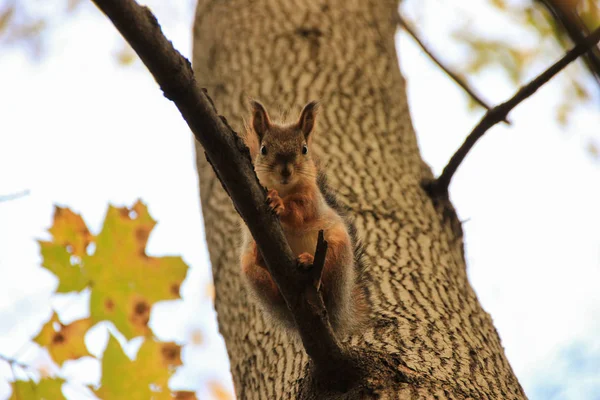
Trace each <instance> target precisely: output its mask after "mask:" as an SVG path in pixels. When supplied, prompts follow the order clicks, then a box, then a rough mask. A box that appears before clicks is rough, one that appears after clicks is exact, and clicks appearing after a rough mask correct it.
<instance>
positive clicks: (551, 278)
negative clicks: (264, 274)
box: [0, 1, 600, 400]
mask: <svg viewBox="0 0 600 400" xmlns="http://www.w3.org/2000/svg"><path fill="white" fill-rule="evenodd" d="M154 3H157V4H158V3H159V2H150V4H151V5H154ZM425 3H426V4H435V7H439V2H437V1H436V2H432V1H428V2H425ZM475 3H478V4H479V3H480V2H474V4H473V9H474V10H472V11H473V12H479V13H481V15H486V12H488V10H486V9H483V8H482V9H481V10H478V9H477V6H476V4H475ZM431 7H433V6H431ZM153 9H154V11H155V12H156V13H157V15H158V18H159V20H161V16H164V14H161V13H163V12H166V11H163V10H161V8H156V7H153ZM424 9H425V11H424V14H427V18H425V19H424V20H423V21H422V23H423V25H422V26H420V29H421V30H425V31H427V32H429V35H428V36H427V39H428V41H430V42H432V43H435V46H434V47H435V48H436V49H439V51H438V53H441V54H443V55H444V57H445V58H446V59H447V60H449V61H450V62H451V63H459V62H460V60H461V59H460V57H461V56H462V53H461V52H460V49H458V48H457V47H456V45H453V44H452V42H451V40H450V39H449V38H448V36H449V35H448V34H447V29H449V26H450V24H451V23H449V22H448V20H452V18H447V15H451V14H448V12H445V11H443V10H439V9H436V10H435V11H432V9H428V7H425V8H424ZM409 11H410V10H409ZM191 17H192V16H191V15H185V14H181V15H178V16H177V18H175V19H174V18H173V15H171V16H169V18H168V19H169V20H170V21H172V23H171V24H169V25H167V26H165V27H164V30H165V31H166V33H167V35H168V37H169V39H171V40H173V42H174V44H175V46H176V47H177V48H178V49H179V50H180V51H181V52H182V53H183V54H184V55H187V56H189V55H190V53H191V51H190V49H191V25H190V24H191ZM164 18H166V16H164ZM182 20H185V21H182ZM486 21H487V22H486V23H487V26H486V28H487V29H489V30H491V31H492V32H493V31H494V30H496V32H502V34H506V35H509V36H510V35H516V36H515V37H517V38H523V36H519V34H518V33H514V32H513V31H511V29H508V28H507V27H506V25H507V23H506V21H498V20H496V21H494V19H493V16H491V17H490V19H489V20H486ZM517 40H521V39H517ZM523 40H524V42H525V43H527V40H531V38H525V39H523ZM119 43H120V38H119V37H118V36H117V35H116V34H115V30H114V27H113V26H112V25H111V24H110V23H109V22H108V21H107V20H106V19H105V18H104V17H103V16H102V15H101V14H100V13H99V12H98V11H97V10H96V9H95V8H93V7H90V6H86V7H81V9H80V10H79V12H78V14H77V15H76V16H75V17H73V18H70V19H68V20H66V21H65V22H64V23H61V24H59V25H57V26H54V27H52V29H51V30H50V34H49V36H48V48H47V52H46V54H45V56H44V58H43V59H42V61H41V62H39V63H34V62H31V60H30V59H29V58H28V57H27V56H26V53H24V52H23V51H20V50H19V49H14V48H13V49H3V50H2V51H3V52H2V55H1V56H0V71H2V73H1V74H0V171H2V172H1V173H0V195H6V194H10V193H16V192H20V191H23V190H29V191H30V194H29V195H28V196H26V197H23V198H20V199H17V200H12V201H8V202H3V203H0V354H2V355H5V356H14V355H15V353H17V350H18V349H22V351H21V352H19V354H18V355H19V356H20V359H21V360H22V361H24V362H27V363H31V364H32V365H36V366H47V365H48V358H47V357H45V356H44V355H43V354H40V353H41V352H40V351H39V350H38V348H37V347H36V345H33V344H27V343H28V340H29V339H30V338H31V337H33V336H35V335H36V334H37V332H38V331H39V329H40V327H41V324H42V323H44V322H45V321H46V320H47V319H48V318H49V316H50V314H51V307H54V308H56V309H57V310H58V311H59V313H60V316H61V317H62V319H63V322H69V321H71V320H74V319H77V318H81V317H83V316H86V312H87V310H86V307H85V300H86V298H87V297H86V296H87V294H86V293H84V294H82V295H81V296H60V297H58V296H54V297H52V296H51V294H52V292H53V290H54V289H55V287H56V284H57V281H56V279H55V278H54V277H53V276H52V274H50V273H49V272H46V271H45V270H43V269H42V268H40V266H39V265H40V257H39V248H38V245H37V242H36V239H47V238H48V237H49V236H48V234H47V233H46V230H47V229H48V228H49V226H50V224H51V218H52V213H53V205H54V204H58V205H61V206H67V207H69V208H71V209H72V210H74V211H76V212H79V213H81V214H82V216H83V218H84V219H85V221H86V223H87V224H88V227H89V228H90V229H91V230H92V232H93V233H98V232H99V229H100V227H101V224H102V220H103V218H104V214H105V212H106V209H107V207H108V204H114V205H118V206H124V205H125V206H130V205H132V204H133V203H134V202H135V201H136V199H138V198H141V199H142V200H143V201H144V202H145V203H146V204H148V206H149V210H150V213H151V215H152V216H153V217H154V218H155V219H156V220H157V221H158V225H157V226H156V228H155V230H154V231H153V233H152V235H151V236H150V242H149V245H148V253H149V254H152V255H156V256H161V255H167V254H169V255H174V254H178V255H181V256H182V257H183V259H184V260H185V261H186V263H188V265H189V266H190V272H189V275H188V278H187V280H186V281H185V283H184V285H183V287H182V294H183V300H182V301H173V302H164V303H160V304H158V305H157V306H155V307H154V309H153V312H152V318H151V326H152V328H153V330H154V332H155V333H156V334H157V336H158V337H159V338H160V339H163V340H175V341H177V342H179V343H188V342H190V340H191V337H192V336H193V335H195V334H197V332H201V334H202V339H203V340H202V342H201V343H199V344H190V345H187V346H185V347H184V350H183V361H184V366H183V367H182V368H180V369H179V370H178V372H177V373H176V375H175V376H174V378H173V379H172V380H171V387H172V388H173V389H187V390H197V391H198V393H197V394H198V396H199V398H202V399H210V398H211V394H210V383H211V382H215V381H218V382H221V383H222V384H224V385H226V387H227V388H229V390H232V386H231V381H230V376H229V371H228V361H227V357H226V351H225V347H224V343H223V341H222V339H221V338H220V336H219V335H218V331H217V327H216V321H215V315H214V312H213V311H212V300H211V297H210V279H211V278H210V277H211V273H210V267H209V260H208V255H207V249H206V245H205V243H204V237H203V235H204V232H203V225H202V222H201V221H202V220H201V210H200V205H199V197H198V188H197V177H196V172H195V165H194V156H193V147H192V138H191V135H190V134H189V131H188V130H187V127H186V125H185V124H184V122H183V121H182V119H181V117H180V115H179V113H178V112H177V110H176V109H175V107H174V106H173V105H172V104H171V103H170V102H169V101H167V100H166V99H165V98H164V97H163V96H162V94H161V93H160V91H159V89H158V88H157V86H156V84H155V82H154V80H153V79H152V77H151V76H150V75H149V74H148V73H147V72H146V70H145V69H144V67H143V66H142V65H141V64H140V63H139V62H137V63H136V64H134V65H133V66H130V67H122V66H118V65H117V63H116V62H115V59H114V57H112V56H111V55H112V54H114V52H115V51H116V50H117V49H119V48H120V47H119ZM399 44H400V48H401V52H400V60H401V65H402V70H403V73H404V75H405V76H406V78H407V80H408V93H409V99H410V106H411V112H412V114H413V121H414V125H415V128H416V130H417V134H418V138H419V143H420V146H421V149H422V153H423V156H424V158H425V160H426V161H427V162H428V163H429V164H430V165H431V166H432V168H433V170H434V171H435V172H436V173H439V172H440V171H441V169H442V168H443V166H444V164H445V162H446V161H447V159H448V158H449V157H450V156H451V154H452V152H453V151H454V150H455V149H456V148H457V147H458V146H459V145H460V143H461V142H462V140H463V139H464V137H465V136H466V135H467V134H468V132H469V131H470V129H471V128H472V127H473V125H474V124H475V123H476V122H477V120H478V118H479V117H480V116H481V115H482V111H481V110H476V111H473V112H470V111H467V98H466V97H465V95H464V94H463V93H462V92H461V91H460V89H459V88H457V87H456V86H455V85H454V84H453V83H452V82H451V81H449V80H448V79H447V78H446V76H445V75H444V74H443V73H441V72H440V71H439V70H438V69H436V68H435V67H434V66H432V64H431V63H429V61H428V60H427V59H426V58H424V56H422V55H421V53H420V52H419V50H418V49H417V48H416V46H414V45H413V43H412V42H411V41H410V40H409V39H408V38H407V37H405V36H399ZM452 46H454V47H452ZM552 61H553V60H550V59H549V60H545V63H541V64H540V65H539V66H538V69H537V70H535V71H532V72H531V76H534V75H535V73H536V72H540V71H541V70H542V69H543V68H544V67H545V66H547V65H549V64H550V63H551V62H552ZM472 82H473V83H474V84H475V85H476V87H477V88H478V89H479V92H480V93H482V94H483V95H484V96H485V97H486V99H488V100H489V101H490V102H499V101H502V100H505V99H506V98H508V97H509V96H511V95H512V93H513V92H514V90H515V87H514V86H513V85H512V83H510V82H509V80H508V79H507V78H506V76H504V75H503V74H502V73H501V72H499V71H498V70H496V71H490V72H488V73H484V74H480V75H479V76H477V77H474V78H473V79H472ZM562 84H564V81H561V80H560V79H556V80H555V81H553V82H551V83H550V84H549V85H548V86H547V87H545V88H543V89H542V90H541V91H540V92H539V93H538V94H536V95H535V96H534V97H533V98H532V99H530V100H528V101H526V102H525V103H524V104H522V105H520V106H519V107H518V108H517V109H516V110H515V112H514V113H513V114H511V119H512V121H513V125H512V126H511V127H505V126H497V127H495V128H493V129H492V130H491V131H490V132H488V134H487V135H486V136H485V137H484V138H483V139H482V140H481V142H480V143H478V144H477V145H476V146H475V148H474V149H473V150H472V152H471V153H470V154H469V156H468V158H467V160H466V161H465V162H464V164H463V165H462V166H461V168H460V169H459V171H458V172H457V174H456V176H455V179H454V181H453V184H452V186H451V197H452V200H453V202H454V204H455V206H456V208H457V210H458V213H459V216H460V218H461V219H462V220H464V221H466V222H465V223H464V230H465V240H466V251H467V265H468V272H469V276H470V281H471V284H472V285H473V286H474V288H475V290H476V292H477V294H478V296H479V299H480V301H481V303H482V305H483V307H484V308H485V309H486V311H488V312H489V313H490V314H491V315H492V317H493V320H494V323H495V326H496V328H497V330H498V332H499V334H500V336H501V339H502V343H503V345H504V347H505V349H506V354H507V356H508V358H509V361H510V362H511V365H512V367H513V369H514V370H515V372H516V374H517V377H518V378H519V380H520V382H521V384H522V385H523V387H524V389H525V391H526V393H527V395H528V396H529V398H530V399H540V400H545V399H582V400H588V399H589V400H592V399H598V398H600V373H599V372H598V371H600V294H598V293H600V291H598V284H599V283H600V235H599V230H600V207H599V206H598V205H599V204H600V185H599V183H600V165H599V163H598V162H595V161H594V160H592V158H591V157H590V156H589V155H588V154H587V153H586V151H585V144H586V143H587V139H589V138H596V139H598V140H600V111H599V110H600V96H598V91H596V92H595V93H596V96H595V98H593V99H591V100H590V102H589V103H587V104H585V105H583V106H582V107H579V108H578V109H577V110H576V113H575V114H574V115H573V117H572V118H571V123H570V125H569V126H568V127H567V128H566V129H561V128H560V127H558V125H557V124H556V121H555V112H556V107H557V104H558V101H559V100H560V97H561V95H562ZM74 297H75V298H74ZM121 339H122V338H121ZM106 340H107V331H106V326H105V325H100V326H97V327H95V328H94V329H93V330H92V332H90V333H89V334H88V335H87V336H86V343H87V344H88V347H89V348H90V351H91V352H92V353H93V354H95V355H100V354H102V351H103V349H104V346H105V344H106ZM121 342H122V343H124V341H123V340H122V341H121ZM139 344H140V342H139V340H133V341H132V342H130V343H129V345H128V346H127V347H128V349H129V351H130V355H131V356H134V355H135V351H136V349H137V346H139ZM66 365H67V366H66V367H65V368H63V371H62V375H63V376H65V377H66V378H68V379H69V380H71V381H73V382H75V383H74V384H70V385H65V387H64V392H65V394H66V395H67V396H68V398H69V399H86V398H90V397H91V396H90V394H89V392H88V393H86V392H85V391H83V390H82V389H81V385H79V384H77V382H79V383H97V382H98V379H99V376H100V369H99V362H98V361H96V360H94V359H91V358H86V359H83V360H81V361H74V362H69V363H67V364H66ZM19 376H20V377H21V378H22V379H24V378H25V376H24V375H23V374H22V373H21V374H19ZM10 379H12V375H11V371H10V368H9V367H8V366H7V365H5V363H2V362H1V361H0V399H4V398H7V397H8V396H9V393H10V389H9V385H8V383H7V380H10ZM91 398H93V396H92V397H91Z"/></svg>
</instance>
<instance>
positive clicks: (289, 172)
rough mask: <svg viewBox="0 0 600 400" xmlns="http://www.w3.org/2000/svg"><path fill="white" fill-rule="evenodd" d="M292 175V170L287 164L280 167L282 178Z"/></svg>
mask: <svg viewBox="0 0 600 400" xmlns="http://www.w3.org/2000/svg"><path fill="white" fill-rule="evenodd" d="M290 175H292V170H291V169H290V167H288V166H287V165H286V166H285V167H283V168H282V169H281V176H282V177H284V178H289V177H290Z"/></svg>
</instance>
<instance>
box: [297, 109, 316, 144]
mask: <svg viewBox="0 0 600 400" xmlns="http://www.w3.org/2000/svg"><path fill="white" fill-rule="evenodd" d="M318 108H319V103H318V102H316V101H311V102H310V103H308V104H307V105H305V106H304V108H303V109H302V112H301V113H300V118H299V119H298V128H299V129H300V130H301V131H302V133H303V134H304V137H305V138H306V139H308V136H309V135H310V133H311V132H312V131H313V129H314V127H315V120H316V117H317V110H318Z"/></svg>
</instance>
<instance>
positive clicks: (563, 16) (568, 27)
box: [538, 0, 600, 85]
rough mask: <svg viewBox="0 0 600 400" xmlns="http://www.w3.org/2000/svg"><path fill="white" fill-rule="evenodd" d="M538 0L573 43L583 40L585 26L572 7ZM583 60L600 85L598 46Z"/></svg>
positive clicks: (599, 53) (599, 51) (585, 32)
mask: <svg viewBox="0 0 600 400" xmlns="http://www.w3.org/2000/svg"><path fill="white" fill-rule="evenodd" d="M538 1H539V2H540V3H542V5H543V6H544V7H545V8H546V9H547V10H548V11H549V12H550V14H552V16H553V17H554V19H555V20H556V21H558V22H559V24H560V25H561V26H562V27H563V29H564V30H565V32H566V33H567V35H568V36H569V37H570V38H571V40H572V41H573V43H575V44H580V43H582V42H583V41H584V40H585V36H586V34H587V33H588V31H587V28H586V26H585V25H584V23H583V21H581V19H580V18H579V16H578V15H577V13H576V12H575V10H574V9H570V8H571V7H570V6H568V5H566V4H562V3H561V2H557V1H556V0H538ZM584 61H585V64H586V66H587V68H588V70H589V71H590V72H591V73H592V75H594V78H596V83H598V84H599V85H600V50H598V48H593V49H591V51H589V52H587V53H586V54H585V55H584Z"/></svg>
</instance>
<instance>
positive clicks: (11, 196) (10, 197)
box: [0, 190, 29, 203]
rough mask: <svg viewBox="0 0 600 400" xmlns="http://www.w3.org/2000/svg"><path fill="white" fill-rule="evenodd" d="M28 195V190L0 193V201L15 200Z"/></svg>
mask: <svg viewBox="0 0 600 400" xmlns="http://www.w3.org/2000/svg"><path fill="white" fill-rule="evenodd" d="M28 195H29V190H23V191H22V192H18V193H12V194H6V195H2V196H0V203H1V202H3V201H10V200H16V199H18V198H21V197H25V196H28Z"/></svg>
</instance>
